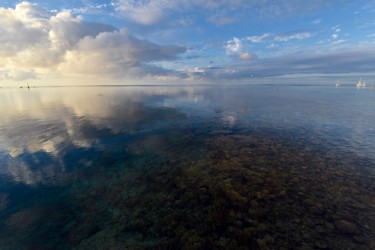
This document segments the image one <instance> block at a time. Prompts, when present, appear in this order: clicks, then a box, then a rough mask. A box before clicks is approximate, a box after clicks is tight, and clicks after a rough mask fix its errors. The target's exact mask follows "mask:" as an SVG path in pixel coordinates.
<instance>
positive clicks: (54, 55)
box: [0, 0, 375, 87]
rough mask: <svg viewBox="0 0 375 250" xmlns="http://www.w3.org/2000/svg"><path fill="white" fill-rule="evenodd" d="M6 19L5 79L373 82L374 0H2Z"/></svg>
mask: <svg viewBox="0 0 375 250" xmlns="http://www.w3.org/2000/svg"><path fill="white" fill-rule="evenodd" d="M0 20H1V21H0V87H1V86H9V85H12V86H14V85H17V86H19V85H24V84H26V83H30V84H33V85H77V84H78V85H85V84H169V83H173V84H195V83H198V84H199V83H250V84H251V83H291V82H294V83H304V82H308V83H323V82H332V83H333V82H336V80H337V79H338V80H341V81H342V82H344V83H345V82H348V83H351V82H352V81H354V79H356V80H358V79H359V78H364V79H366V80H367V82H368V83H371V82H374V84H375V0H356V1H351V0H311V1H303V0H206V1H200V0H138V1H135V0H112V1H102V0H60V1H50V0H41V1H36V2H28V1H7V0H5V1H1V3H0ZM353 84H355V83H354V82H353Z"/></svg>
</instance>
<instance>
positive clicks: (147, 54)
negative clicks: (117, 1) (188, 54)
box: [0, 2, 186, 80]
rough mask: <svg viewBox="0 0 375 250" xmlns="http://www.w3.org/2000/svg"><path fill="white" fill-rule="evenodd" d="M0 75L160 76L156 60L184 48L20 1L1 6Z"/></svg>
mask: <svg viewBox="0 0 375 250" xmlns="http://www.w3.org/2000/svg"><path fill="white" fill-rule="evenodd" d="M0 20H1V22H0V34H1V35H0V79H16V80H22V79H27V78H35V77H37V76H38V75H40V74H41V75H43V74H49V73H54V74H62V75H64V74H102V75H107V76H143V75H158V74H160V75H163V74H165V72H166V70H165V69H163V68H161V67H158V66H156V63H155V62H157V61H165V60H174V59H175V58H176V57H177V55H178V54H179V53H184V52H185V50H186V49H185V48H184V47H180V46H172V45H168V46H163V45H158V44H155V43H152V42H150V41H147V40H141V39H138V38H136V37H134V36H132V35H131V34H129V32H128V31H127V30H126V29H121V30H117V29H116V28H114V27H113V26H111V25H106V24H101V23H93V22H87V21H85V20H83V19H82V18H80V17H76V16H74V15H72V14H71V13H70V12H68V11H63V12H54V13H52V12H47V11H46V10H44V9H43V8H41V7H40V6H38V5H37V4H32V3H29V2H21V3H19V4H17V5H16V6H15V8H8V9H5V8H0Z"/></svg>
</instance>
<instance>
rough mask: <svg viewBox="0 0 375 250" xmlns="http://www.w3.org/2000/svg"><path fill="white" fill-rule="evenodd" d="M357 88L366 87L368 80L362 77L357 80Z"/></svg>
mask: <svg viewBox="0 0 375 250" xmlns="http://www.w3.org/2000/svg"><path fill="white" fill-rule="evenodd" d="M355 86H356V87H357V88H359V89H360V88H365V87H366V81H364V80H362V78H360V79H359V81H358V82H357V85H355Z"/></svg>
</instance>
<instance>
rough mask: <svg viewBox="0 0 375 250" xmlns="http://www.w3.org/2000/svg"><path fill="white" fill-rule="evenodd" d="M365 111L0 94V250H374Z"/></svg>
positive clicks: (373, 159) (88, 90)
mask: <svg viewBox="0 0 375 250" xmlns="http://www.w3.org/2000/svg"><path fill="white" fill-rule="evenodd" d="M374 100H375V91H371V90H369V89H355V88H351V87H342V88H334V87H328V86H327V87H321V86H320V87H312V86H303V87H302V86H282V87H278V86H218V87H194V86H180V87H175V86H155V87H77V88H32V89H30V90H27V89H4V88H2V89H0V116H1V120H0V222H1V223H0V246H1V249H51V248H52V249H71V248H77V249H103V248H104V249H155V248H156V249H181V248H182V249H209V248H214V249H281V248H284V249H293V248H295V249H374V248H375V243H374V238H375V236H374V235H375V231H374V228H375V219H374V218H375V185H374V183H375V175H374V168H375V154H374V153H373V152H375V127H374V125H373V124H375V102H374Z"/></svg>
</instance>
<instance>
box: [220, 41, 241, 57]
mask: <svg viewBox="0 0 375 250" xmlns="http://www.w3.org/2000/svg"><path fill="white" fill-rule="evenodd" d="M224 48H225V49H226V51H227V54H229V55H233V54H238V53H240V52H241V50H242V42H241V40H240V39H239V38H236V37H233V39H231V40H229V41H227V43H226V45H225V46H224Z"/></svg>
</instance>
